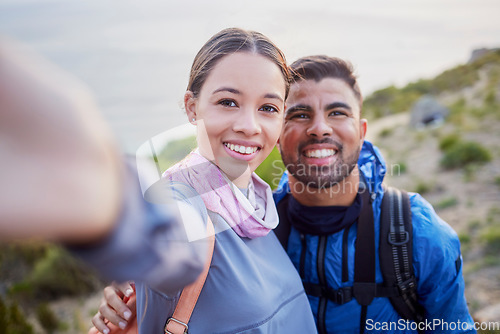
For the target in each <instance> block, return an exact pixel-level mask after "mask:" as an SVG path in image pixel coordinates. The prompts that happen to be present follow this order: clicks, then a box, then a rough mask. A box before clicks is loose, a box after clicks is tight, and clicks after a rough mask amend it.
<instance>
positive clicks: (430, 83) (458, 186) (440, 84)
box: [0, 50, 500, 334]
mask: <svg viewBox="0 0 500 334" xmlns="http://www.w3.org/2000/svg"><path fill="white" fill-rule="evenodd" d="M424 96H425V98H426V99H429V98H431V99H432V100H433V101H434V102H432V103H431V105H436V104H440V105H441V106H444V107H446V109H447V112H443V113H442V116H443V117H435V116H436V114H440V115H441V113H438V112H437V111H432V112H428V111H426V110H422V105H429V104H426V103H418V101H419V100H420V99H421V98H422V97H424ZM415 105H418V106H420V107H415ZM438 109H439V110H443V109H442V108H438ZM436 110H437V109H436ZM364 115H365V116H366V117H367V118H368V119H369V127H368V139H370V140H372V141H373V142H374V143H375V144H376V145H377V146H379V147H380V148H381V150H382V152H383V153H384V156H385V158H386V162H387V163H388V175H387V179H386V180H387V183H389V184H391V185H394V186H397V187H400V188H403V189H406V190H409V191H416V192H419V193H421V194H422V195H423V196H424V197H425V198H426V199H427V200H428V201H429V202H430V203H431V204H433V206H434V207H435V209H436V211H437V213H438V214H439V215H440V216H441V217H442V218H443V219H444V220H445V221H447V222H448V223H449V224H450V225H451V226H452V227H453V228H454V229H455V230H456V231H457V233H458V235H459V237H460V240H461V243H462V254H463V258H464V268H463V269H464V276H465V280H466V295H467V299H468V302H469V306H470V309H471V312H472V314H473V316H474V317H475V318H476V319H477V320H478V321H500V258H499V256H498V254H499V253H500V51H499V50H481V51H480V52H476V53H474V56H473V57H472V58H471V60H470V61H469V63H468V64H464V65H460V66H457V67H455V68H453V69H450V70H448V71H445V72H443V73H442V74H440V75H438V76H437V77H436V78H434V79H422V80H419V81H417V82H414V83H410V84H408V85H407V86H405V87H402V88H397V87H394V86H391V87H387V88H385V89H381V90H379V91H377V92H374V93H373V94H372V95H371V96H369V97H367V98H366V100H365V105H364ZM422 115H424V116H422ZM429 115H430V116H432V117H430V116H429ZM438 116H439V115H438ZM415 119H417V120H418V119H420V120H423V121H422V122H420V123H419V122H415V121H413V123H412V125H410V120H415ZM424 124H427V125H424ZM169 145H170V146H168V147H167V149H166V150H165V152H162V153H160V154H159V158H160V161H161V162H162V163H164V164H165V166H168V165H169V164H170V163H171V162H172V161H177V160H179V159H180V157H182V156H184V154H185V149H186V148H187V149H189V147H191V146H193V145H194V143H193V142H192V138H191V139H190V138H188V139H185V140H181V141H178V142H175V143H172V144H169ZM178 151H179V152H180V151H182V152H181V154H180V156H171V153H172V152H178ZM165 153H169V155H168V156H164V154H165ZM275 159H279V157H278V153H277V152H276V151H275V152H273V156H271V157H270V158H269V159H268V160H266V162H265V163H264V164H262V165H261V167H259V173H261V176H262V177H263V178H264V179H265V180H266V181H268V182H270V183H271V184H273V185H276V184H277V183H276V181H277V180H274V179H273V178H272V174H273V173H276V171H275V170H273V168H274V164H273V161H274V160H275ZM162 166H163V165H162ZM102 284H103V283H102V282H99V281H98V280H97V279H96V278H95V276H93V275H92V274H90V272H89V270H88V268H85V267H83V266H81V265H80V264H78V263H76V262H75V261H74V260H73V259H71V258H70V257H68V256H67V254H65V253H64V252H62V251H61V250H60V249H59V248H57V247H54V246H52V245H46V244H43V245H32V246H28V247H20V246H15V245H12V246H8V245H0V333H9V334H10V333H25V334H28V333H42V334H43V333H86V332H87V329H88V327H89V324H90V318H91V316H92V315H93V314H94V313H95V312H96V311H97V306H98V304H99V299H100V295H101V292H100V290H99V289H100V288H102V286H103V285H102Z"/></svg>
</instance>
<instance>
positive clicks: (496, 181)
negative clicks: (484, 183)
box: [495, 175, 500, 187]
mask: <svg viewBox="0 0 500 334" xmlns="http://www.w3.org/2000/svg"><path fill="white" fill-rule="evenodd" d="M495 184H496V185H497V186H499V187H500V175H499V176H497V177H495Z"/></svg>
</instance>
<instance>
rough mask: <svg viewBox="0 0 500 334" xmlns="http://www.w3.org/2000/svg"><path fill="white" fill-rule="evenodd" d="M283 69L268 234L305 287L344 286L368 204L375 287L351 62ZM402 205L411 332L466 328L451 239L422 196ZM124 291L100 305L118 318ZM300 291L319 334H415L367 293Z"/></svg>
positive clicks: (366, 171) (368, 190) (372, 168)
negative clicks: (407, 211) (275, 219)
mask: <svg viewBox="0 0 500 334" xmlns="http://www.w3.org/2000/svg"><path fill="white" fill-rule="evenodd" d="M291 67H292V69H293V70H294V78H293V79H294V81H293V82H292V85H291V88H290V93H289V97H288V99H287V110H286V115H285V124H284V127H283V131H282V133H281V136H280V140H279V148H280V152H281V155H282V159H283V162H284V163H285V166H286V168H287V169H288V172H287V173H285V174H284V175H283V178H282V180H281V182H280V185H279V186H278V189H277V191H276V193H275V201H276V203H277V207H278V212H279V213H280V225H279V226H278V228H277V229H276V234H277V235H278V237H279V238H280V240H281V241H282V243H283V245H284V247H285V249H286V251H287V253H288V255H289V256H290V258H291V260H292V262H293V264H294V265H295V267H296V268H297V270H298V272H299V274H300V275H301V277H302V280H303V282H304V286H305V287H306V292H310V291H309V290H310V289H309V288H310V287H311V286H316V287H319V289H317V290H319V291H320V292H321V291H326V290H335V291H339V290H342V289H345V290H347V288H349V287H352V286H353V285H354V279H355V276H356V273H355V270H354V267H355V265H354V263H355V254H356V253H355V252H356V240H357V238H358V235H357V233H358V217H359V216H360V213H361V212H362V211H363V209H366V206H367V205H368V206H369V205H370V202H371V206H372V208H371V210H373V217H374V219H371V220H370V224H372V225H374V229H375V248H376V249H375V251H374V252H372V253H374V254H376V258H377V260H376V263H377V266H376V270H375V281H376V283H381V282H382V281H383V278H382V273H381V270H380V265H379V259H378V254H379V250H378V247H379V245H378V238H379V228H380V213H381V203H382V197H383V188H382V181H383V177H384V174H385V163H384V160H383V158H382V156H381V155H380V153H379V151H378V149H377V148H375V147H374V146H373V145H372V144H371V143H369V142H366V141H364V138H365V134H366V131H367V121H366V120H365V119H362V118H361V116H362V114H361V110H362V96H361V93H360V90H359V87H358V84H357V81H356V78H355V76H354V75H353V72H352V69H351V66H350V65H349V64H348V63H346V62H344V61H342V60H340V59H337V58H331V57H327V56H312V57H305V58H301V59H299V60H297V61H296V62H294V63H293V64H292V65H291ZM367 194H368V195H369V196H368V199H367V197H366V195H367ZM410 201H411V213H412V221H413V250H414V252H413V267H414V271H415V276H416V278H417V293H418V301H419V303H420V304H421V306H422V307H423V308H424V309H425V312H424V316H425V319H426V321H427V322H423V325H422V326H424V327H420V328H419V329H423V330H422V331H421V332H439V333H446V332H452V333H466V332H472V333H474V332H475V330H474V329H473V320H472V318H471V316H470V315H469V312H468V309H467V305H466V301H465V297H464V281H463V278H462V270H461V256H460V245H459V241H458V238H457V236H456V234H455V232H454V231H453V230H452V229H451V227H450V226H448V225H447V224H446V223H445V222H444V221H442V220H441V219H440V218H439V217H438V216H437V215H436V214H435V212H434V211H433V209H432V207H431V206H430V204H428V203H427V202H426V201H425V200H424V199H423V198H422V197H421V196H419V195H418V194H411V195H410ZM286 222H288V223H289V226H288V228H286ZM361 255H362V256H364V255H365V254H361ZM127 288H128V287H127V286H125V287H120V288H107V290H106V294H107V296H106V300H107V302H106V301H104V302H105V303H108V304H110V305H113V307H114V309H115V310H117V311H116V312H117V313H118V314H123V313H125V312H126V311H127V310H128V308H126V306H125V304H123V303H122V302H121V301H120V298H119V297H118V295H117V294H120V295H122V294H123V293H122V292H119V291H118V290H119V289H121V290H123V292H125V290H126V289H127ZM308 297H309V301H310V304H311V308H312V310H313V313H314V315H315V317H316V321H317V327H318V332H319V333H341V334H345V333H363V332H365V330H366V331H367V332H370V333H377V332H379V333H390V332H398V333H417V330H416V328H415V325H416V323H412V322H406V321H404V319H402V318H401V316H400V315H399V314H398V312H397V311H396V309H395V308H394V307H393V306H392V304H391V302H390V300H389V298H386V297H375V298H374V299H373V300H372V301H371V303H369V305H367V306H366V307H363V306H361V305H360V303H359V301H358V300H357V299H356V298H353V296H350V297H349V298H348V296H343V297H345V298H344V300H338V298H336V299H337V300H336V301H332V300H331V299H329V298H327V296H322V295H319V296H318V295H317V294H311V293H308ZM339 302H340V303H339ZM297 316H300V315H297ZM117 321H119V318H115V319H113V320H112V322H113V323H114V322H117ZM277 333H279V331H278V332H277Z"/></svg>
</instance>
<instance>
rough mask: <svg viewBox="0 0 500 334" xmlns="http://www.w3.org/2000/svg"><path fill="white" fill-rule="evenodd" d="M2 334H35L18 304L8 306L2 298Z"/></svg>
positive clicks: (0, 324)
mask: <svg viewBox="0 0 500 334" xmlns="http://www.w3.org/2000/svg"><path fill="white" fill-rule="evenodd" d="M0 304H1V306H0V308H2V310H1V311H2V312H0V333H2V334H33V327H32V326H31V325H30V324H29V323H28V321H27V320H26V317H25V315H24V313H23V311H21V309H20V308H19V306H18V305H17V304H16V303H12V304H11V305H10V306H7V305H6V304H5V303H4V301H3V300H1V298H0Z"/></svg>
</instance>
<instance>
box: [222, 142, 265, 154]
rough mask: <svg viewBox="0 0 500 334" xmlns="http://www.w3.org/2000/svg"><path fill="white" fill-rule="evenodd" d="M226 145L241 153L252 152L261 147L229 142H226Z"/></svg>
mask: <svg viewBox="0 0 500 334" xmlns="http://www.w3.org/2000/svg"><path fill="white" fill-rule="evenodd" d="M224 146H226V147H227V148H228V149H230V150H231V151H235V152H238V153H241V154H252V153H255V152H257V150H258V149H259V148H258V147H246V146H243V145H234V144H229V143H224Z"/></svg>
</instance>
